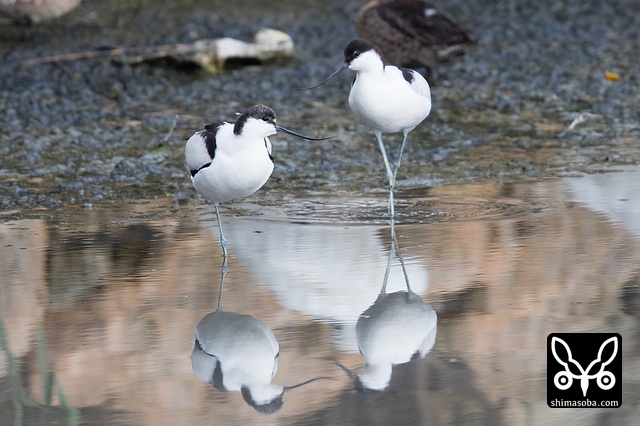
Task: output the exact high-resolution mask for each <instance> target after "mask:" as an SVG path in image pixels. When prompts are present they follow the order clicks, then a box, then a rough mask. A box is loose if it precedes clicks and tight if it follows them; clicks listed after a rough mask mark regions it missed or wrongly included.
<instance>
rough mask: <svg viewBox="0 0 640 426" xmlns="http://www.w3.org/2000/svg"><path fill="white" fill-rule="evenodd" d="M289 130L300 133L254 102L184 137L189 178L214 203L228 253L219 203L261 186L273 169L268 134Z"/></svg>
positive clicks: (225, 249)
mask: <svg viewBox="0 0 640 426" xmlns="http://www.w3.org/2000/svg"><path fill="white" fill-rule="evenodd" d="M276 133H288V134H291V135H294V136H298V137H300V138H303V139H307V140H323V139H327V138H323V139H316V138H310V137H307V136H303V135H301V134H298V133H296V132H292V131H291V130H288V129H285V128H284V127H282V126H279V125H278V124H276V114H275V112H273V110H272V109H271V108H269V107H268V106H265V105H254V106H252V107H251V108H249V109H247V110H246V111H245V112H244V113H242V114H241V115H240V116H239V117H238V121H236V122H235V123H227V122H219V123H213V124H208V125H206V126H205V128H204V130H200V131H198V132H196V133H195V134H194V135H193V136H191V137H190V138H189V140H188V141H187V145H186V146H185V158H186V163H187V168H188V169H189V172H190V173H191V181H192V182H193V186H194V187H195V188H196V191H198V192H199V193H200V194H201V195H202V196H203V197H205V198H207V199H208V200H209V201H211V202H212V203H213V204H214V205H215V210H216V218H217V220H218V228H219V230H220V245H221V246H222V252H223V254H224V256H225V257H226V256H227V241H226V240H225V238H224V234H223V233H222V224H221V223H220V211H219V209H218V204H220V203H224V202H226V201H231V200H234V199H236V198H242V197H246V196H249V195H251V194H253V193H254V192H256V191H257V190H258V189H260V188H262V185H264V184H265V183H266V182H267V179H269V176H271V172H272V171H273V157H272V156H271V142H270V141H269V136H271V135H275V134H276Z"/></svg>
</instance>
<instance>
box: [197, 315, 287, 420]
mask: <svg viewBox="0 0 640 426" xmlns="http://www.w3.org/2000/svg"><path fill="white" fill-rule="evenodd" d="M278 355H279V346H278V342H277V341H276V338H275V336H274V335H273V333H272V331H271V330H270V329H269V328H268V327H267V326H266V325H264V324H263V323H261V322H260V321H258V320H257V319H255V318H254V317H252V316H250V315H241V314H236V313H234V312H224V311H222V310H220V309H218V310H216V311H215V312H211V313H209V314H207V315H205V316H204V318H202V319H201V320H200V322H199V323H198V326H197V327H196V335H195V342H194V347H193V352H192V354H191V364H192V367H193V371H194V373H196V375H197V376H198V378H199V379H200V380H202V381H204V382H207V383H211V384H213V386H215V388H216V389H218V390H226V391H241V392H242V397H243V398H244V399H245V401H246V402H247V403H248V404H250V405H251V406H252V407H254V408H255V409H256V410H258V411H260V412H264V413H273V412H275V411H277V410H278V409H280V407H281V406H282V404H283V402H284V399H283V398H284V386H281V385H277V384H274V383H271V379H272V378H273V376H274V375H275V374H276V372H277V371H278Z"/></svg>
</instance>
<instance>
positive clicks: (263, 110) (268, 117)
mask: <svg viewBox="0 0 640 426" xmlns="http://www.w3.org/2000/svg"><path fill="white" fill-rule="evenodd" d="M250 118H255V119H256V120H262V121H265V122H267V123H272V124H273V125H275V124H276V113H275V112H274V111H273V110H272V109H271V108H269V107H268V106H266V105H262V104H258V105H254V106H252V107H251V108H249V109H248V110H246V111H245V112H243V113H242V114H241V115H240V117H239V118H238V121H236V124H235V125H234V126H233V133H235V134H236V135H240V134H241V133H242V129H243V128H244V125H245V124H246V123H247V120H248V119H250Z"/></svg>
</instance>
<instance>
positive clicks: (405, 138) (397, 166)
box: [393, 133, 408, 186]
mask: <svg viewBox="0 0 640 426" xmlns="http://www.w3.org/2000/svg"><path fill="white" fill-rule="evenodd" d="M407 135H408V133H405V134H404V136H403V137H402V145H400V152H399V153H398V160H397V161H396V169H395V170H394V171H393V185H394V186H395V184H396V175H397V174H398V169H399V168H400V162H401V161H402V153H403V152H404V147H405V145H406V144H407Z"/></svg>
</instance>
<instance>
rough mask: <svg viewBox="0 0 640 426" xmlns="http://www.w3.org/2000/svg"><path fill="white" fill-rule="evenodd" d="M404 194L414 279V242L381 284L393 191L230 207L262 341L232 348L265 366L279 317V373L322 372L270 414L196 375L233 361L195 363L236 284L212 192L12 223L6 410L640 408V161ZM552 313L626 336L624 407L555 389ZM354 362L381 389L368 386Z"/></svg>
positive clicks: (432, 413)
mask: <svg viewBox="0 0 640 426" xmlns="http://www.w3.org/2000/svg"><path fill="white" fill-rule="evenodd" d="M398 198H399V199H398V203H399V205H400V206H402V207H401V208H400V209H399V211H400V220H399V223H397V225H396V235H397V243H398V247H399V250H400V253H401V255H402V258H403V260H404V265H405V270H406V275H407V277H408V281H409V283H410V288H411V290H412V295H411V296H409V294H407V293H406V289H407V284H406V280H405V277H404V274H403V269H402V267H401V264H400V262H399V258H398V257H393V259H392V264H391V269H390V274H389V278H388V283H387V288H386V295H382V296H380V293H381V288H382V285H383V281H384V279H385V278H384V276H385V270H386V267H387V261H388V259H389V254H390V249H391V247H392V246H391V243H392V239H391V233H390V228H389V226H388V225H387V224H385V223H384V221H383V220H382V219H380V218H381V217H382V215H383V214H384V205H385V201H386V198H385V197H384V195H383V194H381V195H380V196H371V197H370V198H354V197H347V196H342V197H341V196H338V195H336V196H325V197H324V198H323V197H320V196H319V197H315V198H307V199H298V200H295V201H296V202H295V203H294V202H293V201H292V200H290V199H280V198H278V197H277V195H273V194H264V193H258V194H257V195H256V196H254V197H252V198H250V199H248V201H247V202H245V203H242V204H235V205H233V206H228V207H227V208H224V209H222V211H223V220H224V228H225V233H226V237H227V239H228V240H229V244H230V247H229V251H230V259H229V263H228V268H229V269H228V273H227V275H226V277H225V283H224V288H223V291H222V301H221V306H222V310H223V311H224V312H226V313H237V314H244V315H249V316H251V317H253V318H254V319H255V320H257V321H253V320H251V321H250V322H251V324H254V326H253V328H252V329H251V330H252V331H251V330H250V331H248V332H246V334H243V333H244V332H239V331H234V332H233V333H231V334H230V336H231V337H227V345H226V347H227V348H233V347H242V348H244V349H243V351H244V352H241V353H233V351H232V350H231V349H229V351H230V353H229V354H226V355H225V358H224V359H221V363H222V362H224V363H225V365H232V366H233V367H235V368H237V370H240V372H239V373H238V372H237V371H236V373H235V374H236V375H237V374H239V375H240V376H242V374H245V376H248V375H249V373H248V372H249V371H252V370H255V369H257V368H258V366H259V365H262V364H261V363H262V362H264V356H271V357H273V353H270V352H269V350H267V349H265V347H264V345H261V344H260V339H261V338H262V337H264V336H265V335H268V334H269V333H270V332H272V333H273V337H275V339H276V340H277V342H278V344H279V357H278V370H277V374H276V375H275V377H274V378H273V383H274V384H278V385H285V386H291V385H295V384H298V383H301V382H304V381H306V380H308V379H312V378H316V377H325V379H322V380H317V381H314V382H312V383H309V384H307V385H305V386H302V387H299V388H296V389H291V390H289V391H287V392H286V393H285V394H284V404H283V405H282V407H281V409H280V410H279V411H277V412H276V413H275V414H272V415H267V414H262V413H259V412H257V411H256V410H254V409H253V408H252V407H251V406H250V405H248V404H247V403H246V402H245V401H244V400H243V397H242V395H241V393H240V392H238V391H226V392H225V391H221V390H218V389H216V388H214V387H213V386H211V385H210V384H208V383H204V382H203V381H201V380H200V379H199V378H198V377H199V376H204V377H207V374H209V376H208V377H211V373H212V371H213V367H214V366H215V365H213V366H212V365H208V366H207V365H205V364H206V363H205V364H198V362H199V361H202V359H196V358H194V359H196V364H195V365H196V372H194V368H193V367H192V359H191V355H192V350H193V342H194V340H193V339H194V332H195V330H196V326H197V325H198V324H199V322H200V320H201V319H202V318H204V317H205V316H206V315H207V314H209V313H211V312H214V311H216V307H217V303H218V291H219V288H220V268H221V266H222V258H221V257H220V253H221V251H220V247H219V245H218V242H217V241H218V240H217V238H218V234H217V228H216V225H215V220H214V217H213V215H212V214H211V211H212V209H211V208H210V206H207V205H205V204H202V203H199V202H196V203H187V204H184V205H180V206H176V205H174V200H158V201H155V202H143V203H137V204H128V205H117V206H113V207H112V208H108V207H105V206H96V207H95V208H94V209H92V210H80V211H72V210H68V211H63V212H61V213H60V214H59V215H57V216H56V217H54V218H46V219H31V220H20V221H12V222H6V223H4V224H2V225H0V253H1V257H2V264H1V266H0V277H1V278H0V280H1V282H2V285H1V286H0V312H1V313H2V317H1V320H2V321H1V322H0V325H2V330H3V331H4V334H2V335H0V344H1V345H2V346H1V347H2V352H0V354H1V355H0V424H3V425H5V424H6V425H10V424H48V423H55V424H58V423H60V422H62V421H63V420H64V421H69V422H70V423H73V422H75V421H77V422H79V423H82V424H127V425H133V424H154V425H159V424H167V425H174V424H251V423H254V424H255V423H259V424H261V423H265V424H491V425H497V424H513V425H515V424H536V425H537V424H560V422H562V423H565V424H581V425H588V424H638V419H639V418H640V416H639V411H638V406H639V403H640V374H639V373H638V372H639V371H640V339H639V338H638V332H637V330H638V329H639V328H638V321H639V317H640V288H639V287H638V286H639V284H640V267H639V266H638V265H640V169H637V168H635V169H626V170H625V171H623V172H618V173H609V174H600V175H590V176H586V177H582V178H571V179H565V180H554V181H545V182H538V183H522V184H497V183H496V184H476V185H444V186H440V187H435V188H432V189H431V190H430V191H428V192H424V193H419V192H415V191H414V192H408V193H404V194H403V196H401V197H398ZM258 202H259V203H260V204H261V205H258V204H257V203H258ZM340 212H342V213H340ZM378 213H379V214H378ZM420 218H423V219H424V220H421V219H420ZM397 292H404V293H402V294H398V293H397ZM363 313H366V314H365V315H363ZM434 313H435V314H437V319H436V315H435V314H434ZM242 318H245V320H247V321H249V320H250V318H249V317H242ZM359 318H361V320H360V323H359V322H358V320H359ZM220 324H222V325H223V326H226V325H225V324H227V323H226V322H224V321H222V322H220V323H218V325H220ZM260 324H261V325H260ZM398 324H399V325H400V326H398V327H397V328H394V325H398ZM205 326H206V324H205V323H203V325H202V327H205ZM202 330H204V329H201V330H200V332H201V333H202V332H203V331H202ZM256 330H259V332H258V331H256ZM269 330H270V331H269ZM245 331H246V330H245ZM552 332H617V333H620V334H621V336H622V345H621V348H622V351H623V404H622V407H620V408H617V409H579V408H575V409H550V408H548V407H547V403H546V389H547V388H546V387H547V379H546V341H547V336H548V334H549V333H552ZM251 333H254V334H251ZM256 333H257V334H256ZM265 333H266V334H265ZM358 333H359V334H358ZM358 335H359V336H360V338H361V344H360V347H361V348H363V352H365V353H366V354H368V355H367V356H370V357H371V358H370V360H374V359H378V360H379V359H384V358H387V359H388V358H390V357H391V355H392V354H391V351H393V350H395V351H396V353H395V354H393V356H394V360H395V362H397V363H398V365H395V366H394V367H393V369H392V373H391V377H390V378H389V381H388V383H386V377H385V374H384V373H375V374H369V376H367V375H366V374H365V373H366V371H365V369H364V364H365V361H364V356H363V355H362V354H360V353H359V351H358V340H357V336H358ZM248 336H249V337H248ZM260 336H262V337H260ZM434 337H435V342H434V341H433V338H434ZM386 339H390V340H386ZM390 341H391V342H392V343H389V342H390ZM410 341H413V342H414V343H415V342H418V343H415V344H412V343H407V342H410ZM420 342H422V343H420ZM412 345H413V346H412ZM416 352H418V355H417V356H414V357H413V359H412V355H415V353H416ZM249 355H251V356H252V357H253V358H251V359H252V361H251V364H250V365H246V364H243V361H242V360H243V359H244V358H246V357H247V356H249ZM261 355H264V356H263V357H261ZM243 357H244V358H243ZM205 358H206V356H205ZM221 358H222V356H221ZM411 359H412V360H411ZM198 360H199V361H198ZM409 360H411V361H410V362H405V361H409ZM205 361H206V359H205ZM245 361H246V360H245ZM267 361H268V362H271V361H269V360H267ZM203 362H204V361H203ZM268 362H267V363H268ZM336 362H339V363H340V364H341V365H343V366H344V368H345V369H349V370H351V371H352V372H353V373H355V374H360V376H361V381H362V382H365V383H369V384H371V385H372V386H374V387H378V388H381V389H383V390H382V391H378V392H361V391H356V390H354V385H353V382H352V380H351V379H350V378H349V376H348V375H347V374H345V372H344V371H343V370H342V369H341V368H339V367H338V365H337V364H336ZM378 362H380V363H382V364H384V362H382V361H378ZM370 364H374V362H373V361H371V362H370ZM222 368H229V369H230V370H233V368H232V367H224V366H223V367H222ZM230 370H225V372H226V373H227V374H226V376H225V377H226V380H230V379H229V377H232V376H233V374H234V373H233V372H230ZM196 373H198V375H196ZM367 377H370V379H367ZM223 384H225V385H227V386H229V387H230V386H231V385H230V383H225V382H224V381H223Z"/></svg>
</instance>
